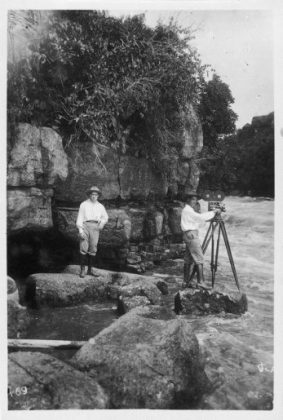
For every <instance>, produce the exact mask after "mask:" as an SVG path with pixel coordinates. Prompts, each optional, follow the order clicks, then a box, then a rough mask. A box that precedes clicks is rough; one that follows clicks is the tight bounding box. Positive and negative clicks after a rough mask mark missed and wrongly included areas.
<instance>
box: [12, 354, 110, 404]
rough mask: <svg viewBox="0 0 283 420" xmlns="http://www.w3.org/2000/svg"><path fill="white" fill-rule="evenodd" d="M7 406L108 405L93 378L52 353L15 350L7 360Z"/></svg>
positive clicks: (103, 393)
mask: <svg viewBox="0 0 283 420" xmlns="http://www.w3.org/2000/svg"><path fill="white" fill-rule="evenodd" d="M8 408H9V410H64V409H65V410H67V409H94V408H98V409H103V408H109V399H108V396H107V395H106V393H105V392H104V390H103V389H102V388H101V386H100V385H99V384H98V383H97V382H96V380H95V379H93V378H90V377H89V376H88V375H87V374H85V373H82V372H80V371H78V370H76V369H74V368H73V367H71V366H70V365H69V364H67V363H64V362H62V361H60V360H58V359H56V358H55V357H53V356H50V355H47V354H43V353H39V352H27V351H25V352H16V353H11V354H10V355H9V363H8Z"/></svg>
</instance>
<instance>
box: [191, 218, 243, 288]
mask: <svg viewBox="0 0 283 420" xmlns="http://www.w3.org/2000/svg"><path fill="white" fill-rule="evenodd" d="M217 230H218V232H216V231H217ZM215 233H217V242H216V247H215V237H214V235H215ZM221 233H222V237H223V239H224V243H225V247H226V250H227V254H228V258H229V261H230V265H231V268H232V272H233V275H234V279H235V282H236V286H237V288H238V290H239V291H240V284H239V280H238V276H237V272H236V267H235V264H234V260H233V256H232V252H231V248H230V244H229V240H228V235H227V232H226V228H225V224H224V221H223V219H222V218H221V215H216V216H215V217H214V218H213V219H212V220H211V221H210V223H209V227H208V230H207V232H206V235H205V238H204V240H203V243H202V246H201V247H202V251H203V253H204V254H205V252H206V250H207V248H208V245H209V243H210V241H211V261H210V267H211V274H212V279H211V280H212V287H214V283H215V276H216V271H217V267H218V256H219V244H220V234H221ZM195 273H196V267H194V270H193V273H192V275H191V278H190V281H191V280H192V279H193V277H194V275H195Z"/></svg>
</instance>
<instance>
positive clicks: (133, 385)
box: [70, 307, 209, 409]
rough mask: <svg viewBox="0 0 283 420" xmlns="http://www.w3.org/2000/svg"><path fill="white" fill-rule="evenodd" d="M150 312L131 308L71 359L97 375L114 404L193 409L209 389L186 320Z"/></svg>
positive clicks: (124, 406) (81, 367) (84, 369)
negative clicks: (163, 317) (157, 315)
mask: <svg viewBox="0 0 283 420" xmlns="http://www.w3.org/2000/svg"><path fill="white" fill-rule="evenodd" d="M154 316H155V315H154V311H153V312H152V311H151V307H143V308H135V309H132V310H131V311H130V312H129V313H127V314H126V315H124V316H122V317H121V318H120V319H118V320H117V321H115V322H114V323H113V324H112V325H110V326H109V327H108V328H106V329H104V330H103V331H101V332H100V333H99V334H98V335H97V336H95V337H93V338H92V339H90V340H89V342H88V343H86V344H85V345H84V346H83V347H82V348H81V349H80V350H79V351H78V352H77V353H76V354H75V355H74V356H73V358H72V359H71V361H70V363H71V364H73V365H74V366H75V367H76V368H78V369H80V370H82V371H86V372H88V374H89V375H90V376H93V377H94V378H96V379H97V380H98V382H99V383H100V384H101V386H102V387H103V388H104V389H105V390H106V392H108V393H109V396H110V404H111V407H113V408H158V409H166V408H177V407H178V408H193V407H194V405H195V403H196V402H197V401H198V400H199V399H200V398H201V396H202V395H203V393H204V392H206V390H207V387H208V384H209V381H208V379H207V377H206V375H205V373H204V368H203V364H202V361H201V356H200V352H199V346H198V342H197V339H196V337H195V335H194V334H193V333H192V331H191V328H190V326H189V325H188V323H186V322H184V320H181V319H177V318H176V319H168V320H166V321H165V320H159V319H153V318H152V317H154Z"/></svg>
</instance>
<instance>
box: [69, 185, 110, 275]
mask: <svg viewBox="0 0 283 420" xmlns="http://www.w3.org/2000/svg"><path fill="white" fill-rule="evenodd" d="M86 194H87V195H88V199H87V200H85V201H83V202H82V203H81V205H80V208H79V213H78V217H77V222H76V225H77V228H78V229H79V237H80V265H81V271H80V277H82V278H83V277H84V276H85V265H86V263H88V271H87V274H92V271H91V269H92V266H93V265H94V263H93V260H94V257H95V255H96V252H97V243H98V239H99V232H100V231H101V230H102V229H103V228H104V225H105V224H106V223H107V222H108V214H107V212H106V210H105V207H104V206H103V205H102V204H101V203H100V202H99V201H98V197H99V195H100V194H101V191H100V189H99V188H98V187H95V186H93V187H91V188H90V189H89V190H88V191H87V192H86Z"/></svg>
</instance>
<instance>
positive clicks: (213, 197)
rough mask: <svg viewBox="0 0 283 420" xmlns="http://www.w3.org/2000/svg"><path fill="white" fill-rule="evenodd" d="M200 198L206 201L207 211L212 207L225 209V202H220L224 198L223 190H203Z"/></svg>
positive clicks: (212, 208) (223, 210)
mask: <svg viewBox="0 0 283 420" xmlns="http://www.w3.org/2000/svg"><path fill="white" fill-rule="evenodd" d="M202 198H203V200H204V201H207V202H208V211H211V210H214V209H219V210H221V211H222V212H225V211H226V207H225V204H224V203H222V201H223V200H224V198H225V194H224V193H223V191H204V193H203V194H202Z"/></svg>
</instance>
